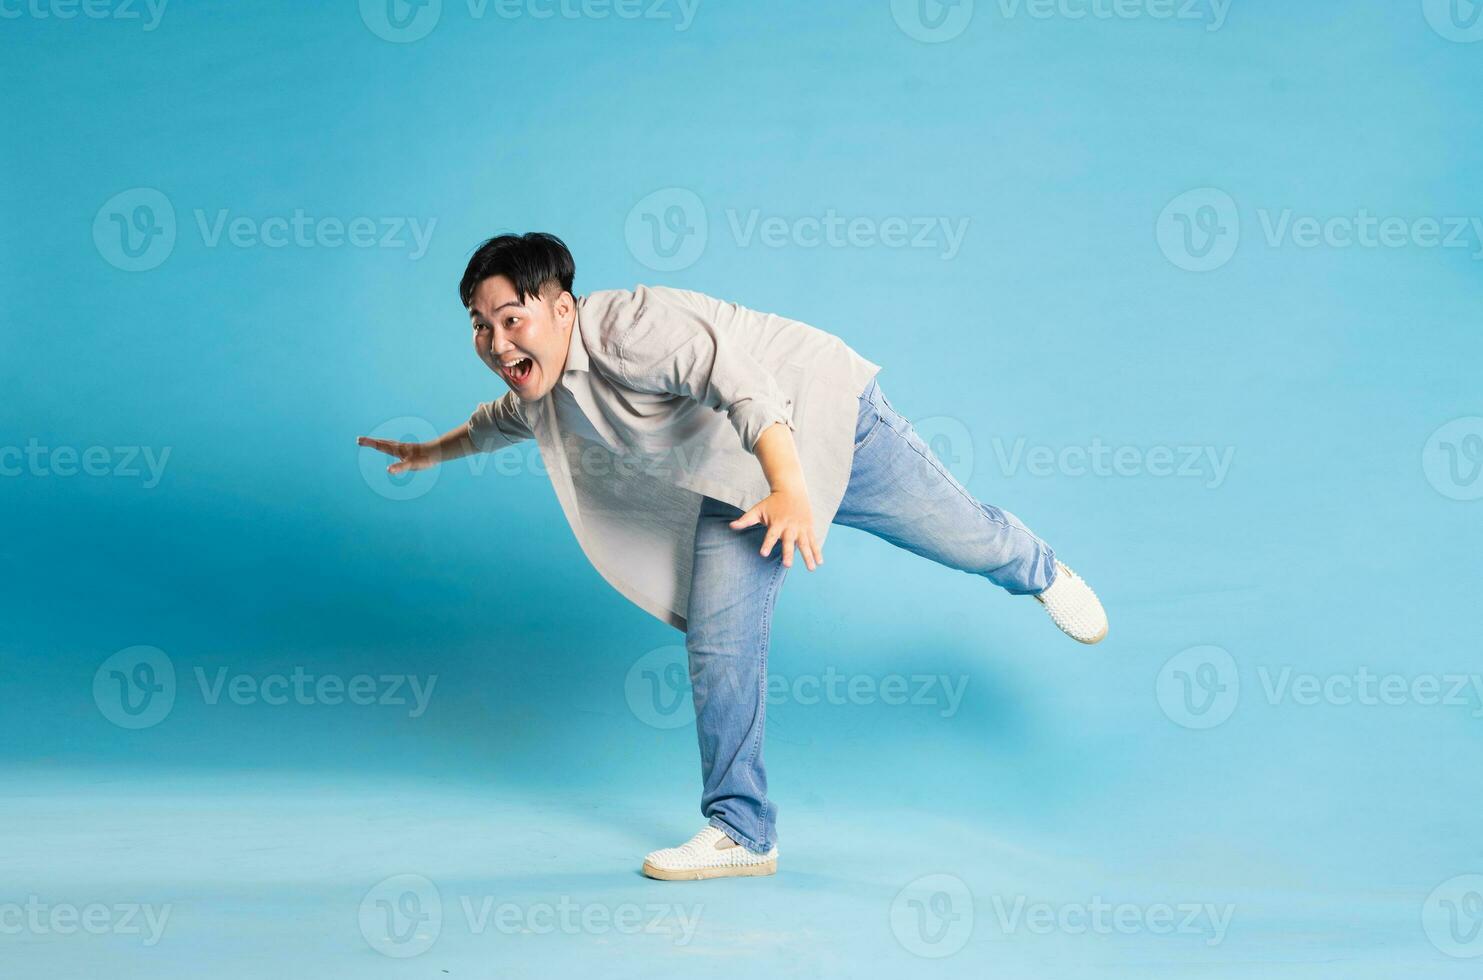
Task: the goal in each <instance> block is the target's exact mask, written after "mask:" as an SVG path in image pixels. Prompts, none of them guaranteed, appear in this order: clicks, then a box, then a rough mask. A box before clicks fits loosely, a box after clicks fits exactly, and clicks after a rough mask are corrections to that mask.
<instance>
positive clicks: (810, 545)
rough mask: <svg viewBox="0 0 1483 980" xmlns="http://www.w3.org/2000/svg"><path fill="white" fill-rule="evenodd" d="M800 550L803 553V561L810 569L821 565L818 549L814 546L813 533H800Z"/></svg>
mask: <svg viewBox="0 0 1483 980" xmlns="http://www.w3.org/2000/svg"><path fill="white" fill-rule="evenodd" d="M798 550H799V552H800V553H801V554H802V555H803V563H804V565H806V566H808V570H809V571H813V570H814V569H815V568H818V567H819V558H818V550H817V549H816V548H815V547H814V541H813V535H811V534H804V535H799V538H798Z"/></svg>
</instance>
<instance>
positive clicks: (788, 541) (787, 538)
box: [783, 531, 798, 568]
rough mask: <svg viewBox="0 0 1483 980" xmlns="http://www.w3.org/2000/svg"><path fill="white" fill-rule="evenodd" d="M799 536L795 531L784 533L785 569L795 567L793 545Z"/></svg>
mask: <svg viewBox="0 0 1483 980" xmlns="http://www.w3.org/2000/svg"><path fill="white" fill-rule="evenodd" d="M797 538H798V535H797V534H796V533H795V532H793V531H784V532H783V567H784V568H792V567H793V545H794V542H795V541H796V540H797Z"/></svg>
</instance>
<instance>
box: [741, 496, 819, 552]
mask: <svg viewBox="0 0 1483 980" xmlns="http://www.w3.org/2000/svg"><path fill="white" fill-rule="evenodd" d="M758 524H765V525H766V526H767V535H766V537H764V538H763V539H762V551H761V555H762V557H763V558H766V557H767V556H768V555H770V554H771V553H772V546H773V545H774V544H777V543H778V541H782V543H783V567H785V568H792V567H793V551H794V549H795V548H796V549H797V550H798V553H799V554H801V555H802V556H803V563H804V564H805V565H807V566H808V570H809V571H813V570H814V569H815V568H817V567H818V566H820V565H822V564H824V551H823V548H822V547H820V546H819V545H818V544H817V543H816V542H815V541H814V520H813V511H812V509H811V508H810V507H809V503H808V494H806V493H802V492H799V491H791V490H783V491H777V490H775V491H773V492H772V493H770V494H768V495H767V496H766V497H764V498H763V499H762V500H760V501H758V502H757V503H756V504H754V505H753V506H752V509H751V510H749V511H747V512H746V513H745V514H743V515H742V516H740V517H738V518H737V519H736V520H734V521H732V522H731V529H732V530H733V531H745V530H746V529H747V528H749V527H755V526H756V525H758Z"/></svg>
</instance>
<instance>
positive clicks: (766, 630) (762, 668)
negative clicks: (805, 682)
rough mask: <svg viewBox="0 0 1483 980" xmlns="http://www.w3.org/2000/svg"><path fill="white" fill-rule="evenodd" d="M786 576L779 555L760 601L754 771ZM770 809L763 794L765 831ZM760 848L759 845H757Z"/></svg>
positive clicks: (749, 760)
mask: <svg viewBox="0 0 1483 980" xmlns="http://www.w3.org/2000/svg"><path fill="white" fill-rule="evenodd" d="M785 574H787V566H785V565H784V564H783V562H782V555H781V553H779V556H778V563H777V566H776V567H775V568H774V569H773V573H772V575H771V576H770V578H769V581H768V584H767V595H766V597H764V598H763V600H762V603H763V604H762V608H763V610H765V614H764V615H763V617H762V638H761V647H762V648H761V651H760V652H759V656H758V658H757V714H758V724H757V731H756V734H754V735H753V736H752V745H751V749H750V751H749V752H748V753H747V768H748V769H755V768H756V765H757V752H758V750H759V749H760V748H761V746H762V739H763V736H764V733H765V731H766V729H767V648H768V645H769V643H770V642H771V640H772V613H773V602H774V601H775V599H776V597H777V592H778V587H779V586H780V585H781V584H782V581H783V576H784V575H785ZM771 809H772V801H771V800H769V799H768V798H767V795H766V794H765V793H764V794H763V796H762V809H761V811H760V812H759V814H758V823H759V824H760V825H761V826H762V828H763V829H764V830H765V829H766V828H767V814H768V811H769V810H771ZM757 846H758V848H760V849H762V850H764V851H765V850H766V849H765V848H761V845H760V843H759V844H758V845H757Z"/></svg>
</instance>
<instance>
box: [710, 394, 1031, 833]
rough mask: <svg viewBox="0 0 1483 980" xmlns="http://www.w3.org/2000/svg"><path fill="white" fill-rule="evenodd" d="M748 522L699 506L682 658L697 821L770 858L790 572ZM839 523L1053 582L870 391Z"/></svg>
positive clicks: (987, 569) (926, 552) (1002, 522)
mask: <svg viewBox="0 0 1483 980" xmlns="http://www.w3.org/2000/svg"><path fill="white" fill-rule="evenodd" d="M741 513H742V511H740V510H738V509H737V508H735V507H732V506H731V505H729V504H724V503H722V502H720V501H718V500H715V499H713V498H711V497H707V498H705V500H704V501H703V502H702V505H701V510H700V521H699V523H698V524H697V526H696V529H695V564H694V569H693V573H692V578H691V586H690V603H689V617H688V620H689V623H688V625H689V630H688V631H687V632H686V634H685V649H686V650H687V651H688V652H689V659H690V683H691V686H692V689H693V695H694V700H695V721H696V733H697V735H698V737H699V741H700V766H701V773H702V776H703V790H702V793H701V800H700V809H701V812H702V813H703V814H704V815H705V816H706V817H707V818H709V821H710V824H711V826H713V827H716V828H717V829H719V830H721V831H722V832H724V833H725V834H727V835H728V836H730V837H731V838H732V839H733V840H735V841H737V842H738V843H739V844H741V845H742V846H743V847H746V848H747V849H748V850H752V851H757V852H766V851H768V850H770V849H771V848H772V846H773V844H774V843H775V841H776V837H777V834H776V825H777V807H776V805H774V804H773V802H772V801H771V800H769V799H768V798H767V770H766V768H765V767H764V765H763V761H762V742H763V738H764V735H765V732H766V724H767V647H768V640H769V638H770V637H769V633H770V631H771V628H772V612H773V607H774V606H775V605H776V603H777V598H778V590H779V589H780V588H781V587H782V584H783V579H784V577H785V576H786V575H787V569H786V568H784V567H783V562H782V546H781V545H775V546H774V547H773V551H772V554H771V555H770V556H769V557H767V558H763V557H762V556H761V555H760V554H759V553H758V552H759V551H760V550H761V548H762V539H763V537H764V536H765V534H766V528H765V527H764V526H763V525H761V524H758V525H757V526H756V527H752V528H748V529H747V530H745V531H734V530H732V529H731V528H730V527H729V524H730V522H731V521H733V520H735V519H736V518H737V517H739V516H740V515H741ZM833 523H835V524H843V525H845V526H847V527H857V528H860V529H861V530H864V531H868V532H870V533H871V534H874V535H875V536H876V537H879V538H883V539H884V540H886V541H889V542H891V543H892V544H894V545H896V546H897V547H898V548H905V549H906V550H907V551H910V552H913V553H914V554H918V555H921V556H922V557H924V558H930V559H932V560H933V561H935V562H937V563H938V564H941V565H946V566H947V567H948V568H956V569H958V570H959V571H963V572H969V573H971V574H973V575H982V576H983V577H984V578H986V579H988V580H989V581H990V582H993V583H994V584H995V585H997V586H999V587H1001V588H1003V589H1006V590H1008V591H1009V592H1012V593H1015V594H1017V595H1028V594H1033V593H1037V592H1040V591H1042V590H1044V589H1045V588H1047V587H1048V586H1049V585H1050V584H1051V581H1052V580H1053V579H1054V577H1055V553H1054V552H1053V551H1051V549H1050V546H1049V545H1047V544H1046V543H1045V542H1044V541H1041V540H1040V539H1039V538H1038V537H1036V536H1035V535H1034V534H1032V533H1031V532H1030V530H1029V529H1028V528H1026V527H1025V525H1023V524H1021V523H1020V521H1019V519H1018V518H1016V517H1015V516H1014V515H1013V514H1011V513H1009V512H1008V511H1003V510H1000V509H999V508H997V507H990V506H989V505H987V504H983V503H979V502H978V501H977V500H975V499H973V495H972V494H970V493H969V492H968V491H967V490H965V489H964V488H963V485H962V484H960V483H959V482H958V481H957V480H956V479H954V478H953V475H952V474H951V473H949V472H948V470H947V468H946V467H944V466H943V465H942V463H941V462H940V461H939V460H938V459H937V457H936V456H935V455H933V453H932V450H931V449H930V448H929V447H928V446H927V444H926V443H925V442H923V441H922V439H921V438H920V437H919V436H918V435H917V433H916V430H915V429H913V428H912V425H911V423H910V422H908V421H907V420H906V419H905V418H903V417H902V416H901V415H900V414H899V413H897V411H896V410H895V409H894V408H892V407H891V403H890V402H889V401H887V400H886V396H885V395H884V394H883V393H882V392H881V390H880V386H879V385H877V384H876V382H875V380H874V379H872V380H871V382H870V384H869V385H868V386H867V387H866V389H865V390H864V391H863V392H861V394H860V414H859V418H858V419H857V421H856V425H855V456H854V463H853V464H852V468H851V470H850V480H849V484H848V487H847V488H846V490H845V495H844V499H843V501H841V503H840V507H839V511H838V513H837V514H836V515H835V517H834V521H833ZM794 560H795V561H800V562H801V561H802V560H803V559H802V558H800V557H797V556H796V555H795V558H794Z"/></svg>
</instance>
